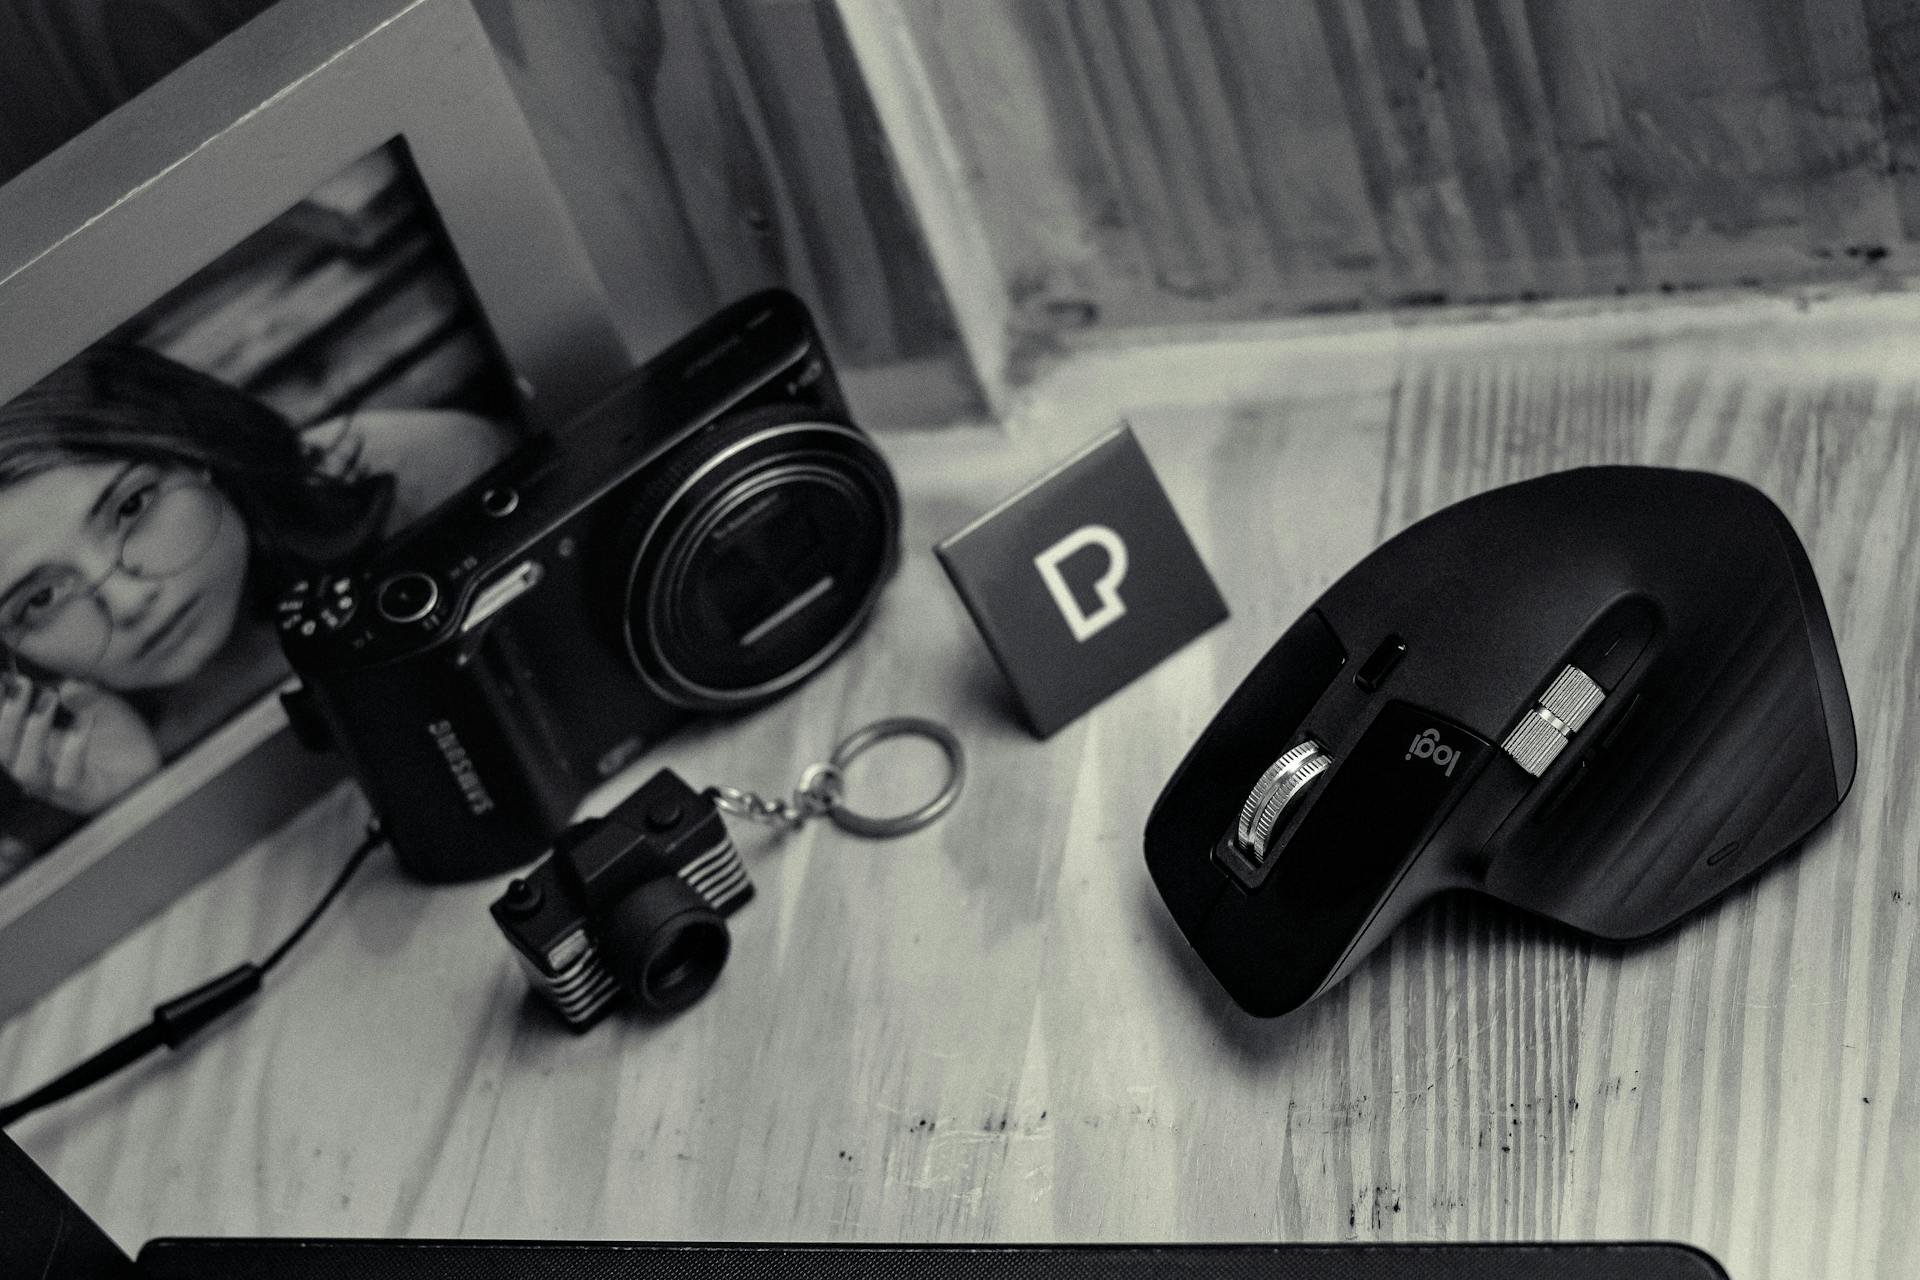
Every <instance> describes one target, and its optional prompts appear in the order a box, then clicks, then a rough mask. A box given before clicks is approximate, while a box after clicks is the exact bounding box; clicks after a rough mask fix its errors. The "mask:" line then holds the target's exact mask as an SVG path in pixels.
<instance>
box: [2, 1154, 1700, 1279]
mask: <svg viewBox="0 0 1920 1280" xmlns="http://www.w3.org/2000/svg"><path fill="white" fill-rule="evenodd" d="M0 1276H7V1277H13V1276H20V1277H34V1278H35V1280H723V1278H724V1280H856V1278H857V1280H1535V1278H1536V1277H1552V1278H1553V1280H1726V1272H1725V1271H1723V1270H1721V1268H1720V1266H1719V1264H1717V1263H1716V1262H1714V1261H1713V1259H1712V1258H1710V1257H1708V1256H1707V1255H1706V1254H1704V1253H1702V1252H1700V1251H1699V1250H1697V1249H1693V1248H1689V1247H1687V1246H1684V1245H1672V1244H1625V1243H1610V1244H1542V1245H1372V1244H1351V1245H1312V1244H1290V1245H1272V1244H1265V1245H1150V1246H1137V1247H1136V1246H1126V1245H1041V1246H1028V1245H1020V1246H1004V1245H925V1246H896V1245H705V1244H565V1243H558V1244H556V1243H530V1242H514V1241H440V1240H185V1239H182V1240H155V1241H153V1242H151V1243H150V1244H148V1245H147V1246H146V1247H144V1248H143V1249H141V1250H140V1257H139V1259H138V1260H137V1261H135V1260H134V1259H130V1258H128V1257H127V1255H126V1254H125V1253H124V1252H122V1251H121V1250H120V1248H119V1247H118V1246H117V1245H115V1244H114V1242H113V1241H112V1240H111V1239H109V1238H108V1236H107V1234H106V1232H104V1231H102V1230H101V1229H100V1228H99V1226H98V1225H96V1224H95V1223H94V1222H93V1220H92V1219H91V1218H89V1217H87V1215H86V1214H85V1213H84V1212H82V1211H81V1209H80V1206H78V1205H76V1204H75V1203H74V1202H73V1201H72V1200H71V1199H70V1198H69V1197H68V1196H67V1194H66V1193H65V1192H63V1191H62V1190H60V1188H59V1187H58V1186H56V1185H55V1184H54V1182H53V1180H52V1179H51V1178H49V1177H47V1175H46V1174H45V1173H43V1172H41V1170H40V1168H39V1167H38V1166H37V1165H35V1164H34V1163H33V1161H32V1160H30V1159H28V1158H27V1156H26V1153H25V1152H23V1151H21V1150H20V1148H19V1147H17V1146H15V1145H14V1144H13V1142H12V1141H11V1140H9V1139H7V1138H6V1137H5V1136H4V1135H0Z"/></svg>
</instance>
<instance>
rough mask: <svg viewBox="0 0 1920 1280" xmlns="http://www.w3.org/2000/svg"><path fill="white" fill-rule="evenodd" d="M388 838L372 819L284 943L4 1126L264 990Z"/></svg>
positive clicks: (196, 994) (46, 1092)
mask: <svg viewBox="0 0 1920 1280" xmlns="http://www.w3.org/2000/svg"><path fill="white" fill-rule="evenodd" d="M385 840H386V833H385V832H383V831H382V830H381V829H380V825H379V824H378V823H369V824H368V825H367V834H366V837H365V838H364V839H363V840H361V841H360V843H359V845H357V846H356V847H355V848H354V851H353V852H352V853H351V854H349V855H347V861H346V865H345V866H343V867H342V868H341V869H340V874H339V875H337V876H335V877H334V880H333V883H332V884H331V885H330V886H328V888H327V891H326V892H325V893H324V894H322V895H321V896H320V901H319V902H317V903H315V904H314V906H313V909H312V910H310V911H308V912H307V915H306V918H305V919H303V920H302V921H301V922H300V923H299V924H298V925H296V926H295V927H294V930H293V932H292V933H290V934H288V935H287V936H286V937H285V938H284V939H282V940H281V943H280V945H279V946H277V947H275V948H274V949H273V950H272V951H270V952H268V953H267V958H266V959H265V960H262V961H260V962H259V963H257V964H256V963H255V962H253V961H251V960H249V961H247V962H246V963H244V964H241V965H238V966H236V967H235V968H232V969H229V970H228V971H227V972H225V973H223V974H221V975H220V976H219V977H217V978H214V979H213V980H212V981H210V982H203V983H201V984H200V985H199V986H197V987H195V988H194V989H193V990H191V991H188V992H185V993H184V994H182V995H178V996H175V997H174V998H173V999H171V1000H169V1001H167V1002H166V1003H164V1004H162V1005H160V1006H158V1007H157V1008H155V1009H154V1011H153V1020H152V1021H150V1022H148V1023H147V1025H145V1026H144V1027H141V1028H139V1029H138V1030H135V1031H132V1032H129V1033H128V1034H127V1035H124V1036H122V1037H120V1039H118V1040H116V1041H114V1042H113V1043H112V1044H110V1045H108V1046H107V1047H106V1048H104V1049H102V1050H100V1051H99V1052H98V1053H95V1054H94V1055H93V1056H92V1057H90V1058H88V1059H87V1060H86V1061H84V1062H82V1063H80V1064H79V1065H78V1066H75V1067H73V1068H71V1069H70V1070H68V1071H66V1072H64V1073H62V1074H61V1075H60V1076H59V1077H57V1078H56V1079H53V1080H50V1081H48V1082H47V1083H46V1084H44V1085H41V1086H40V1087H39V1088H38V1089H35V1090H34V1091H33V1092H32V1093H29V1094H27V1095H26V1096H25V1097H23V1098H17V1099H15V1100H14V1101H12V1102H9V1103H7V1104H6V1105H5V1106H3V1107H0V1129H4V1128H8V1127H10V1126H11V1125H12V1124H13V1123H14V1121H16V1120H19V1119H22V1118H23V1117H25V1116H29V1115H32V1114H33V1113H34V1112H36V1111H38V1110H40V1109H41V1108H43V1107H50V1106H52V1105H53V1104H54V1103H56V1102H59V1101H61V1100H62V1099H63V1098H68V1097H71V1096H72V1095H74V1094H76V1093H78V1092H80V1090H82V1089H85V1088H86V1087H87V1086H89V1085H93V1084H98V1083H99V1082H100V1081H102V1080H104V1079H106V1078H107V1077H108V1076H110V1075H112V1074H114V1073H115V1072H117V1071H119V1070H120V1069H121V1068H123V1067H129V1066H132V1065H133V1064H134V1063H136V1062H138V1061H140V1059H142V1058H144V1057H146V1056H147V1055H148V1054H149V1053H152V1052H153V1051H154V1050H155V1049H158V1048H160V1047H161V1046H162V1045H165V1046H166V1047H167V1048H169V1049H178V1048H179V1047H180V1046H181V1045H183V1044H185V1043H186V1042H187V1040H188V1039H189V1038H191V1037H192V1036H193V1034H194V1033H195V1032H196V1031H199V1030H200V1029H201V1028H202V1027H204V1026H206V1025H207V1024H208V1023H210V1022H212V1021H214V1019H216V1018H219V1017H220V1016H221V1015H223V1014H225V1013H228V1012H229V1011H231V1010H233V1009H237V1008H239V1007H240V1006H241V1005H243V1004H245V1003H246V1002H247V1001H248V1000H250V999H252V998H253V996H254V995H255V994H257V993H258V992H259V990H260V984H261V981H262V979H264V978H265V977H266V976H267V974H268V973H270V972H271V971H272V970H273V969H274V967H275V966H276V965H278V964H279V963H280V962H281V961H282V960H284V959H285V958H286V956H287V953H288V952H289V951H291V950H293V948H294V944H296V943H298V942H299V941H300V939H301V938H303V937H305V936H306V933H307V930H309V929H311V928H312V927H313V923H314V921H316V920H318V919H319V918H320V915H321V913H322V912H324V911H325V910H326V909H327V908H328V907H329V906H331V905H332V904H333V900H334V899H335V898H337V897H339V896H340V891H341V890H342V889H345V888H346V887H347V882H348V881H349V880H351V879H353V875H354V872H356V871H358V870H360V867H361V865H362V864H364V863H365V862H366V860H367V856H368V855H369V854H371V853H372V852H373V851H374V850H375V849H377V848H379V847H380V845H381V844H382V843H384V842H385Z"/></svg>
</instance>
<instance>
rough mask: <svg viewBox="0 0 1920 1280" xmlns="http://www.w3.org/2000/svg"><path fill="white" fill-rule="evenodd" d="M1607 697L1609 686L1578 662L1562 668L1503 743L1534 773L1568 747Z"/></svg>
mask: <svg viewBox="0 0 1920 1280" xmlns="http://www.w3.org/2000/svg"><path fill="white" fill-rule="evenodd" d="M1606 700H1607V694H1606V690H1604V689H1602V688H1601V687H1600V686H1599V685H1597V684H1595V683H1594V682H1593V679H1592V678H1591V677H1590V676H1588V675H1587V673H1586V672H1584V671H1582V670H1581V669H1580V668H1578V667H1575V666H1568V667H1566V668H1565V669H1564V670H1562V671H1561V672H1560V674H1559V676H1558V677H1557V678H1555V680H1554V682H1553V683H1552V684H1551V685H1549V686H1548V688H1547V691H1546V692H1545V693H1543V694H1541V695H1540V701H1539V702H1537V703H1535V704H1534V705H1533V707H1532V708H1531V709H1530V710H1529V711H1528V712H1527V714H1525V715H1523V716H1521V717H1520V723H1519V724H1516V725H1515V726H1513V732H1511V733H1509V734H1508V735H1507V740H1506V741H1505V742H1503V743H1501V744H1500V747H1501V750H1503V751H1505V752H1506V753H1507V754H1508V755H1510V756H1512V757H1513V761H1514V763H1515V764H1517V765H1519V766H1520V767H1521V768H1522V769H1525V770H1526V771H1527V772H1528V773H1530V774H1532V775H1533V776H1534V777H1536V778H1537V777H1539V776H1540V775H1541V774H1543V773H1545V772H1546V771H1547V766H1548V765H1550V764H1552V763H1553V762H1554V761H1555V760H1556V759H1558V758H1559V756H1560V753H1561V752H1562V751H1564V750H1566V746H1567V741H1568V739H1570V738H1572V737H1573V735H1574V734H1576V733H1578V732H1580V730H1581V728H1582V726H1584V725H1585V724H1586V723H1587V721H1588V720H1589V719H1590V718H1592V716H1593V713H1594V711H1595V710H1596V709H1597V708H1598V707H1599V706H1600V704H1601V703H1602V702H1605V701H1606Z"/></svg>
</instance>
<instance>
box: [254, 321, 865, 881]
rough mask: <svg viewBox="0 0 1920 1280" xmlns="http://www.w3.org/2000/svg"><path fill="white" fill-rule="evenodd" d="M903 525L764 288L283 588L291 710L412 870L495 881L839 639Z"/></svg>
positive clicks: (860, 616) (803, 327) (823, 372)
mask: <svg viewBox="0 0 1920 1280" xmlns="http://www.w3.org/2000/svg"><path fill="white" fill-rule="evenodd" d="M899 524H900V516H899V495H898V492H897V490H896V488H895V485H894V481H893V476H892V473H891V471H890V470H889V469H888V467H887V464H886V462H885V460H884V459H883V458H882V457H881V455H880V453H879V452H878V450H876V449H875V448H874V446H873V443H872V442H871V441H870V440H869V439H868V438H867V436H866V435H865V434H864V433H862V432H861V431H860V430H859V429H858V428H857V427H855V426H854V425H853V423H852V421H851V419H850V417H849V415H848V411H847V406H846V402H845V400H844V399H843V398H842V396H841V393H840V388H839V385H838V382H837V380H836V379H835V377H834V373H833V368H832V366H831V365H830V364H829V363H828V360H827V355H826V352H825V351H824V350H823V349H822V346H821V343H820V340H819V337H818V335H817V334H816V332H815V330H814V327H813V324H812V322H811V319H810V318H809V316H808V315H807V312H806V309H805V307H803V306H802V305H801V303H800V302H799V300H798V299H796V298H794V297H793V296H791V295H790V294H786V293H783V292H778V291H769V292H765V293H760V294H756V295H753V296H752V297H749V298H746V299H744V300H742V301H740V302H738V303H735V304H733V305H732V306H730V307H728V308H726V309H725V310H723V311H722V312H720V313H719V314H718V315H716V316H714V317H712V318H711V319H709V320H708V321H707V322H706V323H704V324H702V325H701V326H700V327H699V328H698V329H696V330H694V331H693V332H692V333H690V334H688V335H687V336H686V337H684V338H682V339H681V340H680V341H679V342H677V343H675V344H674V345H673V346H672V347H670V348H669V349H668V350H666V351H665V352H663V353H662V354H661V355H659V356H658V357H656V358H655V359H653V360H651V361H649V362H648V363H647V364H645V365H643V366H642V367H640V368H639V369H637V370H635V371H634V372H633V373H632V374H630V375H628V376H627V377H626V378H625V379H623V380H622V381H621V383H620V384H619V385H618V386H616V387H615V388H614V389H613V390H612V391H611V392H610V393H609V394H608V395H606V396H605V397H604V398H603V399H601V400H600V401H599V402H598V403H597V404H595V405H594V406H593V407H592V408H591V409H589V410H588V411H587V412H586V413H584V414H583V415H581V417H580V418H578V419H576V420H575V421H574V422H572V423H571V424H569V425H568V426H567V427H565V428H563V429H561V430H559V431H557V432H554V433H551V434H548V435H545V436H541V437H537V438H535V439H533V440H531V441H530V442H528V443H526V444H524V445H523V446H521V447H520V448H519V449H518V450H517V451H516V452H514V453H513V454H512V455H511V456H510V457H508V458H507V459H505V460H504V461H502V462H501V463H500V464H499V465H497V466H496V467H494V468H493V469H492V470H490V471H488V472H487V473H486V474H485V475H483V476H481V477H480V478H479V479H478V480H476V481H475V482H474V483H473V484H472V485H470V486H468V487H467V488H466V489H465V490H463V491H462V492H461V493H459V494H458V495H456V496H455V497H453V498H451V499H449V500H448V501H447V502H446V503H444V504H442V505H441V506H440V507H439V508H437V509H436V510H435V511H434V512H433V513H432V514H431V515H430V516H429V517H428V518H427V519H426V520H425V521H423V522H422V523H420V524H419V525H416V526H415V527H414V528H413V529H411V530H409V531H408V532H406V533H405V534H403V535H402V536H401V537H400V538H399V539H398V540H396V541H395V542H393V543H391V544H389V545H388V546H386V547H383V548H381V549H380V550H379V551H377V552H376V553H375V555H374V556H373V557H372V559H371V561H370V562H369V563H367V564H364V565H362V566H360V567H358V568H357V569H355V570H354V571H352V572H350V573H340V574H335V575H331V576H320V577H315V578H312V579H309V580H305V581H302V582H298V583H296V584H294V586H293V588H292V589H291V590H289V591H288V592H287V593H286V594H285V595H284V596H283V597H282V598H281V599H280V600H279V602H278V609H279V628H280V635H281V641H282V645H283V647H284V648H285V650H286V652H287V657H288V660H289V662H290V663H291V664H292V666H293V668H294V670H295V671H296V672H297V673H298V674H299V676H300V680H301V689H300V690H299V691H298V692H297V693H295V694H293V695H290V697H289V699H288V711H289V714H290V716H291V717H292V718H293V720H294V723H295V727H296V729H298V730H299V731H300V732H301V735H302V737H303V738H306V739H307V740H309V741H314V740H316V739H323V740H325V741H328V742H331V743H332V744H333V745H334V746H337V747H338V749H339V750H340V751H341V752H342V753H343V754H344V755H345V756H346V758H347V760H348V762H349V763H350V765H351V766H352V768H353V770H354V772H355V774H356V775H357V776H358V778H359V780H360V783H361V785H362V786H363V787H364V788H365V789H366V792H367V795H368V797H369V799H370V800H371V801H372V803H373V806H374V809H375V810H376V812H377V813H378V814H379V816H380V819H381V821H382V823H383V825H384V826H385V828H386V831H387V834H388V836H389V838H390V839H391V841H392V843H393V847H394V851H395V853H396V855H397V856H398V858H399V860H400V863H401V865H402V866H404V867H405V868H407V870H408V871H409V872H411V873H412V874H414V875H416V876H418V877H420V878H422V879H426V880H434V881H445V880H460V879H470V878H475V877H479V876H485V875H490V874H494V873H497V872H499V871H502V870H505V869H507V868H510V867H514V866H518V865H520V864H522V863H525V862H527V861H529V860H531V859H532V858H533V857H534V856H535V855H536V854H538V853H539V852H540V851H541V850H542V849H543V848H545V847H546V845H547V844H548V842H549V841H550V840H551V839H552V838H553V836H554V834H555V833H556V832H558V831H560V830H561V828H563V827H564V826H565V825H566V823H567V820H568V819H569V817H570V816H571V815H572V811H573V808H574V806H575V805H576V804H577V803H578V802H579V800H580V798H581V797H582V796H583V795H585V794H586V792H587V791H588V790H590V789H591V788H593V787H594V786H595V785H597V784H598V783H600V782H601V781H602V780H604V779H606V778H607V777H609V776H610V775H612V774H613V773H614V772H615V771H617V770H618V769H620V768H621V767H622V766H623V765H625V764H627V763H628V762H629V761H631V760H632V759H634V757H636V756H638V755H639V754H640V753H641V752H643V751H645V750H646V749H647V748H648V747H650V746H651V745H653V744H654V743H655V742H657V741H658V740H659V739H660V738H661V737H662V736H663V735H665V734H667V733H668V732H670V731H671V730H672V729H673V728H674V727H675V726H676V725H677V724H679V723H680V722H681V721H682V720H683V719H684V718H685V717H686V716H687V715H689V714H690V713H695V712H727V711H739V710H744V709H746V708H750V707H754V706H757V705H760V704H762V703H765V702H767V701H768V700H770V699H772V698H774V697H777V696H778V695H780V694H781V693H783V692H785V691H786V690H788V689H791V688H792V687H793V686H794V685H795V684H797V683H799V682H800V681H802V680H804V679H806V678H807V677H808V676H810V675H811V674H813V673H814V672H815V671H817V670H819V669H820V667H821V666H823V665H824V664H825V663H826V662H828V661H829V660H830V659H831V658H833V657H834V655H835V654H837V653H839V652H840V651H841V650H842V649H843V648H844V647H845V646H846V645H847V644H848V643H849V642H850V641H851V640H852V639H853V638H854V637H855V636H856V635H857V634H858V632H859V631H860V629H861V627H862V625H863V624H864V623H865V622H866V620H867V617H868V615H869V614H870V613H871V612H872V610H873V607H874V604H875V601H876V600H877V598H878V595H879V592H880V588H881V586H882V585H883V583H884V582H885V581H886V579H887V578H888V577H889V576H890V575H891V573H892V572H893V569H894V565H895V563H896V561H897V559H898V546H899Z"/></svg>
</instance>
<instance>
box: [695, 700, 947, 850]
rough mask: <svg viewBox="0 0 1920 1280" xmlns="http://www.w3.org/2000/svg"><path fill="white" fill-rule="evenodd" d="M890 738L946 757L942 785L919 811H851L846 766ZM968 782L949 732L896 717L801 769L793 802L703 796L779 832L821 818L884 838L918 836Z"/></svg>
mask: <svg viewBox="0 0 1920 1280" xmlns="http://www.w3.org/2000/svg"><path fill="white" fill-rule="evenodd" d="M889 738H926V739H928V740H929V741H931V742H932V743H933V744H934V745H935V746H937V747H939V748H940V750H941V751H942V752H943V753H944V754H945V755H946V757H947V780H946V783H945V784H944V785H942V786H941V788H940V791H939V793H938V794H937V795H935V796H934V797H933V799H931V800H929V801H927V802H926V803H925V804H923V805H921V806H920V807H919V808H917V809H914V810H912V811H910V812H907V813H903V814H899V815H897V816H894V817H884V818H876V817H871V816H869V815H867V814H864V813H858V812H855V811H854V810H852V809H849V808H848V807H847V803H846V795H847V767H848V766H849V765H851V764H852V763H853V761H854V758H855V757H857V756H859V755H862V754H864V753H865V752H866V751H867V750H868V749H869V748H871V747H873V746H875V745H877V744H879V743H881V742H884V741H886V740H887V739H889ZM966 777H967V757H966V753H965V752H964V751H962V750H961V749H960V739H959V738H957V737H955V736H954V733H953V730H951V729H949V728H947V726H945V725H943V724H941V723H939V722H938V721H935V720H923V719H921V718H920V717H918V716H894V717H892V718H890V719H886V720H876V721H874V722H873V723H872V724H870V725H866V726H865V727H863V728H859V729H855V730H854V731H853V732H852V733H850V734H848V735H847V736H846V737H845V738H844V739H842V740H841V742H840V745H839V746H837V747H835V748H834V749H833V754H832V755H831V756H830V757H828V758H827V759H825V760H822V761H820V762H818V763H816V764H810V765H808V766H807V767H806V768H805V769H803V770H801V773H800V781H799V783H798V785H796V786H795V787H794V789H793V796H792V798H791V799H782V798H779V797H771V798H769V797H767V796H763V795H759V794H757V793H755V792H752V791H743V790H741V789H740V788H738V787H726V786H716V787H709V788H707V794H708V795H709V796H711V797H713V802H714V803H715V804H716V805H718V806H720V809H721V811H722V812H724V813H731V814H734V815H735V816H737V817H741V818H746V819H747V820H749V821H751V822H760V823H764V824H766V825H767V826H770V827H778V828H779V829H780V830H782V831H797V830H799V829H800V828H801V827H803V826H805V825H806V823H807V822H808V821H809V820H811V819H813V818H818V817H821V816H825V817H826V818H827V820H828V821H830V822H832V823H833V825H834V826H836V827H839V828H840V829H841V830H842V831H845V832H846V833H847V834H849V835H856V836H867V837H869V838H871V839H886V838H889V837H892V836H903V835H906V834H907V833H908V832H910V831H918V830H919V829H920V828H922V827H924V826H926V825H927V824H928V823H930V822H932V821H934V820H935V819H936V818H938V817H939V816H940V815H941V814H943V813H945V812H946V811H947V810H948V809H951V808H952V807H953V802H954V801H955V800H958V799H959V798H960V788H961V786H962V784H964V783H965V781H966Z"/></svg>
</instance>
